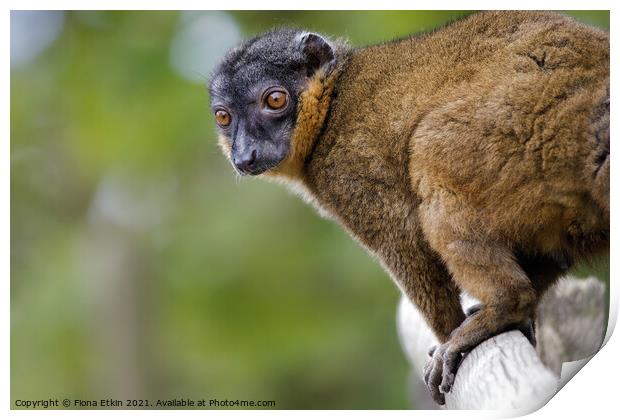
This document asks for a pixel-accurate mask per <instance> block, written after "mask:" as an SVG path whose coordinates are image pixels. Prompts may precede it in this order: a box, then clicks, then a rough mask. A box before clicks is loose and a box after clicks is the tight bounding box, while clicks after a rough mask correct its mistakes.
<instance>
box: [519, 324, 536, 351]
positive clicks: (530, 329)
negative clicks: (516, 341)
mask: <svg viewBox="0 0 620 420" xmlns="http://www.w3.org/2000/svg"><path fill="white" fill-rule="evenodd" d="M517 329H518V330H519V331H521V332H522V333H523V335H524V336H525V338H527V339H528V341H529V342H530V343H531V344H532V346H534V347H536V329H535V327H534V322H533V321H532V320H531V319H528V320H527V321H526V322H525V323H523V324H521V325H519V326H518V327H517Z"/></svg>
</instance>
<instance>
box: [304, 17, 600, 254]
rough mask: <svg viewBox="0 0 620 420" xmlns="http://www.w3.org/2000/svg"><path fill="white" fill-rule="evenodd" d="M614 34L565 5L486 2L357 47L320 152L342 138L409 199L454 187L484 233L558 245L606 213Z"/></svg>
mask: <svg viewBox="0 0 620 420" xmlns="http://www.w3.org/2000/svg"><path fill="white" fill-rule="evenodd" d="M608 42H609V40H608V36H607V34H606V33H604V32H601V31H598V30H595V29H592V28H590V27H587V26H584V25H581V24H579V23H577V22H575V21H573V20H572V19H570V18H567V17H563V16H561V15H558V14H554V13H536V12H534V13H533V12H488V13H480V14H476V15H473V16H471V17H469V18H466V19H464V20H461V21H458V22H455V23H454V24H452V25H449V26H448V27H446V28H443V29H440V30H438V31H436V32H433V33H430V34H425V35H422V36H420V37H414V38H411V39H405V40H401V41H397V42H393V43H388V44H382V45H377V46H373V47H370V48H365V49H361V50H358V51H356V52H355V53H354V54H353V55H352V57H351V58H350V60H349V63H348V65H347V66H346V69H345V71H344V74H343V75H342V76H341V78H340V80H339V83H338V85H337V96H336V100H335V101H334V104H333V106H332V113H331V119H332V120H331V121H330V122H328V125H327V130H326V133H325V135H324V136H323V138H322V139H321V141H320V142H319V144H318V146H317V150H316V156H315V157H317V158H318V159H321V155H323V154H325V155H329V151H330V150H331V149H332V147H333V145H334V144H335V145H337V147H338V148H339V149H343V150H346V151H347V155H348V156H350V160H351V162H352V165H354V166H360V167H359V169H354V168H353V167H351V168H348V169H349V170H358V171H361V170H363V171H364V172H365V175H366V176H368V177H372V178H373V179H375V180H376V181H378V182H385V183H388V184H397V185H400V184H401V183H402V184H403V185H405V184H408V183H409V182H411V183H412V186H413V191H414V195H416V197H411V200H412V201H415V200H417V199H421V200H422V201H428V200H433V198H434V196H435V195H437V194H444V193H446V194H448V196H450V194H452V197H453V198H454V199H453V200H452V201H451V202H450V203H451V204H450V205H453V206H456V207H463V206H464V205H466V207H467V208H470V209H471V212H474V213H476V214H477V216H476V217H478V220H477V221H470V220H467V222H466V223H470V222H471V223H472V226H471V228H472V229H473V228H474V226H475V227H476V229H477V228H480V230H481V232H480V233H481V234H483V233H484V234H488V235H494V236H495V237H496V238H497V239H498V240H501V241H504V242H513V243H514V244H515V246H518V247H535V248H538V249H540V250H541V252H556V251H560V250H564V248H566V247H570V246H572V245H575V244H569V243H567V241H568V242H570V241H571V240H574V239H575V238H572V239H571V238H569V237H567V236H566V235H565V234H566V232H568V230H569V229H573V230H575V229H577V230H579V231H580V233H579V232H578V234H579V235H581V236H587V232H593V231H598V230H600V229H602V227H601V223H602V224H606V223H608V208H606V207H605V206H608V204H606V203H608V202H609V196H608V194H609V178H608V176H609V175H608V174H609V166H608V165H609V163H608V152H609V128H608V127H609V50H608ZM330 126H333V127H337V129H335V130H333V131H332V132H330ZM331 155H332V157H333V158H335V156H338V158H337V159H342V157H341V156H340V155H335V154H331ZM365 156H373V159H372V160H373V161H374V164H371V165H369V164H368V163H367V162H365V160H364V157H365ZM328 159H329V158H328ZM354 161H355V163H353V162H354ZM359 162H363V163H359ZM407 165H408V167H409V174H407V170H406V168H407ZM605 165H607V166H606V167H604V166H605ZM603 167H604V168H603ZM388 168H389V169H388ZM601 168H603V170H602V171H601ZM339 169H342V168H341V167H339ZM345 170H346V169H345ZM325 176H328V175H327V174H326V175H325ZM351 188H352V187H351ZM401 188H405V187H403V186H401ZM444 204H446V203H444ZM474 208H475V211H474ZM601 209H603V213H605V212H606V216H602V217H601V215H600V213H601ZM575 222H576V223H577V225H579V227H577V228H576V227H575V226H576V223H575ZM464 223H465V222H464ZM571 224H572V226H571ZM603 228H604V226H603ZM550 233H551V235H550ZM559 235H564V236H563V237H562V238H560V237H559ZM550 236H551V237H554V239H553V240H550V239H549V237H550ZM524 241H528V243H523V242H524ZM582 245H584V244H582ZM592 246H594V245H592Z"/></svg>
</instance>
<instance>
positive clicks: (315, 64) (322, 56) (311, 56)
mask: <svg viewBox="0 0 620 420" xmlns="http://www.w3.org/2000/svg"><path fill="white" fill-rule="evenodd" d="M301 46H302V50H303V53H304V55H305V56H306V75H307V76H308V77H310V76H312V75H313V74H314V73H316V72H317V71H318V70H319V69H321V68H324V69H325V71H326V73H327V74H329V73H330V72H331V71H332V70H333V67H334V64H335V61H336V56H335V54H334V50H333V48H332V46H331V45H330V44H329V42H328V41H327V40H326V39H325V38H323V37H322V36H320V35H318V34H315V33H306V34H304V35H302V37H301Z"/></svg>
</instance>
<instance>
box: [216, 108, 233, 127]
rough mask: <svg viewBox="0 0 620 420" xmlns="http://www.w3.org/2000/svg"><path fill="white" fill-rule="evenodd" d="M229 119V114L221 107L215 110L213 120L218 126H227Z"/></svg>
mask: <svg viewBox="0 0 620 420" xmlns="http://www.w3.org/2000/svg"><path fill="white" fill-rule="evenodd" d="M231 119H232V118H231V116H230V114H229V113H228V112H226V111H224V110H222V109H220V110H218V111H216V112H215V122H217V125H219V126H220V127H228V126H229V125H230V120H231Z"/></svg>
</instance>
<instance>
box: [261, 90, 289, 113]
mask: <svg viewBox="0 0 620 420" xmlns="http://www.w3.org/2000/svg"><path fill="white" fill-rule="evenodd" d="M264 98H265V99H264V103H265V106H266V107H267V108H268V109H269V110H271V111H280V110H283V109H284V108H285V107H286V105H287V104H288V93H286V91H285V90H284V89H281V88H276V89H271V90H268V91H267V92H266V95H265V97H264Z"/></svg>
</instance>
